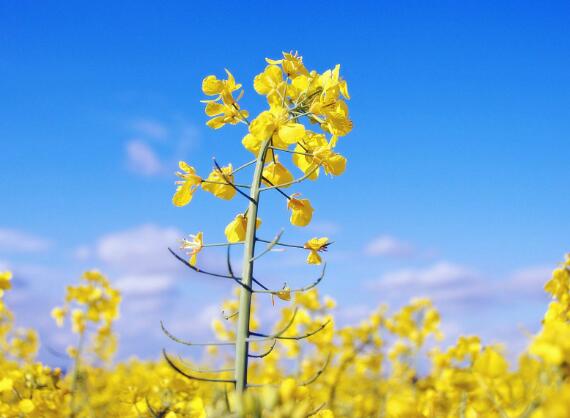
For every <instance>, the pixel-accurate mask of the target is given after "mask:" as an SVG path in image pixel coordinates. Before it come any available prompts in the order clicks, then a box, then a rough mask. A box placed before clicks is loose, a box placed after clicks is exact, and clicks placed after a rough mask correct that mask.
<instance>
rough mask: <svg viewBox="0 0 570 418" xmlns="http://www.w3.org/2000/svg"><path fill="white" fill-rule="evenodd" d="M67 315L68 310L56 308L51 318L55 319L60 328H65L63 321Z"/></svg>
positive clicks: (52, 311)
mask: <svg viewBox="0 0 570 418" xmlns="http://www.w3.org/2000/svg"><path fill="white" fill-rule="evenodd" d="M66 315H67V309H65V308H60V307H56V308H53V309H52V310H51V317H52V318H53V319H55V323H56V324H57V326H58V327H62V326H63V321H64V319H65V316H66Z"/></svg>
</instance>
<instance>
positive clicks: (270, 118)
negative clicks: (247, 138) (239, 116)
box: [249, 105, 305, 148]
mask: <svg viewBox="0 0 570 418" xmlns="http://www.w3.org/2000/svg"><path fill="white" fill-rule="evenodd" d="M249 133H250V134H252V135H253V136H254V137H255V138H256V139H257V140H258V141H265V140H266V139H268V138H271V141H272V144H273V145H274V146H276V147H278V148H287V147H288V146H289V145H292V144H295V143H296V142H297V141H298V140H300V139H301V138H303V136H304V135H305V127H304V126H303V125H302V124H300V123H297V122H294V121H293V120H291V119H290V118H289V111H288V110H287V109H286V108H284V107H281V106H279V105H275V106H271V108H270V110H266V111H264V112H261V113H260V114H259V115H258V116H257V117H256V118H255V119H254V120H253V121H252V122H251V125H249Z"/></svg>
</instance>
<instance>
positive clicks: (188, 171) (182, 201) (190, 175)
mask: <svg viewBox="0 0 570 418" xmlns="http://www.w3.org/2000/svg"><path fill="white" fill-rule="evenodd" d="M178 166H179V167H180V169H181V170H182V172H177V173H176V175H177V176H178V177H180V179H181V180H179V181H177V182H176V184H177V185H178V187H177V188H176V192H175V193H174V196H173V197H172V203H174V205H176V206H185V205H187V204H188V203H190V201H191V200H192V196H193V194H194V192H195V191H196V189H197V188H198V186H199V185H200V183H201V182H202V178H201V177H200V176H198V175H197V174H196V170H195V169H194V167H190V166H189V165H188V164H186V163H185V162H184V161H180V162H179V163H178Z"/></svg>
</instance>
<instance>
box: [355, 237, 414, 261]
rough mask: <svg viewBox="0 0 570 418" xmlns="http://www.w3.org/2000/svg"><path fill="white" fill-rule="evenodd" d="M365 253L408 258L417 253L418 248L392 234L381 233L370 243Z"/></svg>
mask: <svg viewBox="0 0 570 418" xmlns="http://www.w3.org/2000/svg"><path fill="white" fill-rule="evenodd" d="M365 253H366V254H367V255H370V256H385V257H395V258H406V257H413V256H414V255H416V250H415V248H414V247H413V246H412V245H411V244H410V243H408V242H405V241H402V240H399V239H397V238H395V237H393V236H390V235H381V236H379V237H377V238H375V239H373V240H372V241H370V242H369V243H368V245H367V246H366V248H365Z"/></svg>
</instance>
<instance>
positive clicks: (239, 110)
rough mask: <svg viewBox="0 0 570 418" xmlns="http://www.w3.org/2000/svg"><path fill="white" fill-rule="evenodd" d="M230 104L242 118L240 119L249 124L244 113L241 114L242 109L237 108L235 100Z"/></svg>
mask: <svg viewBox="0 0 570 418" xmlns="http://www.w3.org/2000/svg"><path fill="white" fill-rule="evenodd" d="M232 106H233V107H234V108H235V109H236V110H237V111H238V114H239V115H240V117H241V118H242V120H243V121H244V122H245V124H246V125H248V126H249V120H248V119H247V117H246V116H245V115H243V114H242V112H243V111H242V110H241V109H240V108H239V106H238V105H237V103H236V102H233V103H232Z"/></svg>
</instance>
